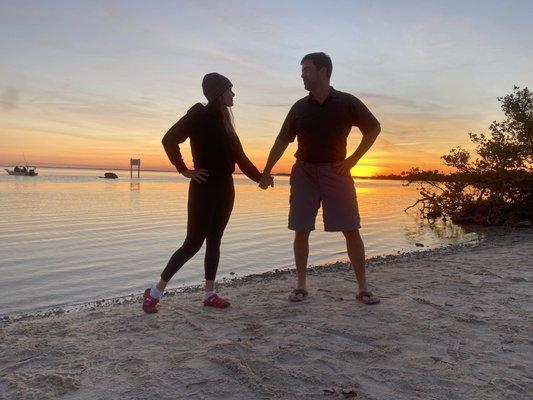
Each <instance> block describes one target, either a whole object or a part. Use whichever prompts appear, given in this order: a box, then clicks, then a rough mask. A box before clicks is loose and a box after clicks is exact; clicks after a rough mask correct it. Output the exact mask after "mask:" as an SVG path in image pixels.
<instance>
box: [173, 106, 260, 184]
mask: <svg viewBox="0 0 533 400" xmlns="http://www.w3.org/2000/svg"><path fill="white" fill-rule="evenodd" d="M187 138H189V140H190V143H191V153H192V158H193V163H194V168H195V169H199V168H202V169H206V170H207V171H208V173H209V176H210V177H216V176H224V175H231V174H232V173H233V172H234V171H235V163H237V165H238V166H239V168H240V169H241V171H242V172H243V173H244V174H245V175H246V176H248V177H249V178H250V179H252V180H253V181H255V182H259V180H260V179H261V173H260V172H259V171H258V169H257V168H256V167H255V166H254V165H253V164H252V162H251V161H250V160H249V159H248V157H246V154H245V153H244V150H243V148H242V145H241V142H240V140H239V138H238V136H237V135H236V134H234V133H233V132H228V131H227V130H226V128H225V127H224V124H223V122H222V118H221V115H220V112H219V111H216V110H213V109H211V108H210V107H208V106H204V105H202V104H201V103H196V104H195V105H194V106H192V107H191V108H190V109H189V111H187V114H186V115H185V116H183V117H182V118H181V119H180V120H179V121H178V122H176V123H175V124H174V125H173V126H172V127H171V128H170V129H169V130H168V132H167V133H166V134H165V136H164V137H163V140H162V143H163V147H164V148H165V152H166V153H167V156H168V158H169V160H170V162H171V163H172V164H174V166H175V167H176V169H177V170H178V172H180V173H181V172H184V171H186V170H187V166H186V165H185V163H184V162H183V158H182V156H181V152H180V147H179V144H180V143H183V142H184V141H185V140H186V139H187ZM208 179H209V178H208Z"/></svg>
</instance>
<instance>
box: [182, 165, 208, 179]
mask: <svg viewBox="0 0 533 400" xmlns="http://www.w3.org/2000/svg"><path fill="white" fill-rule="evenodd" d="M181 174H182V175H183V176H185V177H187V178H189V179H192V180H193V181H195V182H196V183H202V182H205V180H206V179H207V177H208V176H209V174H208V173H207V170H206V169H201V168H200V169H188V170H186V171H183V172H182V173H181Z"/></svg>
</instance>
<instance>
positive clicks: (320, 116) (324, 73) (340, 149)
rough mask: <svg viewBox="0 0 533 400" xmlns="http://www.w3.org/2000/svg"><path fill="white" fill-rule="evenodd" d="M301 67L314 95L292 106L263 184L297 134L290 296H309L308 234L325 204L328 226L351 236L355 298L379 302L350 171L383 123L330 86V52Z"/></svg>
mask: <svg viewBox="0 0 533 400" xmlns="http://www.w3.org/2000/svg"><path fill="white" fill-rule="evenodd" d="M301 66H302V75H301V76H302V79H303V82H304V86H305V89H306V90H308V91H309V95H308V96H306V97H304V98H303V99H300V100H298V101H297V102H296V103H295V104H294V105H293V106H292V108H291V109H290V111H289V114H288V115H287V117H286V118H285V122H284V123H283V126H282V128H281V131H280V133H279V135H278V137H277V139H276V141H275V143H274V145H273V146H272V149H271V150H270V154H269V156H268V161H267V164H266V166H265V169H264V171H263V176H262V178H261V181H260V182H259V186H260V187H261V188H262V189H266V188H267V187H268V186H269V185H271V175H270V174H271V171H272V168H273V167H274V165H275V164H276V162H277V161H278V160H279V159H280V158H281V156H282V155H283V153H284V152H285V150H286V149H287V146H288V145H289V143H291V142H293V141H294V139H295V138H298V150H297V151H296V154H295V157H296V163H295V164H294V166H293V167H292V171H291V178H290V184H291V195H290V211H289V229H291V230H293V231H294V260H295V263H296V270H297V273H298V285H297V287H296V289H294V290H293V291H292V293H291V294H290V295H289V300H291V301H302V300H304V299H305V298H306V297H307V295H308V292H307V286H306V269H307V259H308V256H309V235H310V233H311V231H312V230H314V229H315V218H316V214H317V212H318V209H319V207H320V205H322V211H323V218H324V228H325V230H326V231H328V232H342V233H343V234H344V236H345V238H346V247H347V250H348V257H349V258H350V261H351V263H352V266H353V268H354V271H355V275H356V278H357V284H358V287H359V289H358V292H357V294H356V298H357V299H358V300H360V301H361V302H363V303H365V304H377V303H379V299H378V298H377V297H376V296H374V295H373V294H372V293H371V292H370V291H369V290H368V288H367V282H366V276H365V250H364V244H363V241H362V239H361V236H360V235H359V228H360V227H361V226H360V218H359V211H358V207H357V199H356V197H355V188H354V182H353V178H352V176H351V174H350V170H351V169H352V168H353V167H354V166H355V165H356V164H357V162H358V161H359V160H360V159H361V157H363V155H364V154H365V153H366V152H367V151H368V149H370V147H371V146H372V144H373V143H374V141H375V140H376V138H377V136H378V135H379V133H380V132H381V127H380V124H379V122H378V121H377V119H376V118H375V117H374V116H373V115H372V113H371V112H370V111H369V110H368V108H367V107H366V106H365V105H364V104H363V103H362V102H361V101H360V100H359V99H357V98H356V97H355V96H352V95H351V94H348V93H343V92H340V91H337V90H335V89H334V88H333V87H331V86H330V83H329V81H330V77H331V72H332V69H333V67H332V63H331V59H330V58H329V56H328V55H327V54H325V53H311V54H307V55H306V56H305V57H304V58H303V59H302V61H301ZM352 126H357V127H358V128H359V130H360V131H361V133H362V134H363V137H362V140H361V143H360V145H359V146H358V147H357V149H356V150H355V152H354V153H353V154H352V155H350V156H349V157H348V158H346V145H347V143H346V141H347V137H348V134H349V133H350V130H351V129H352Z"/></svg>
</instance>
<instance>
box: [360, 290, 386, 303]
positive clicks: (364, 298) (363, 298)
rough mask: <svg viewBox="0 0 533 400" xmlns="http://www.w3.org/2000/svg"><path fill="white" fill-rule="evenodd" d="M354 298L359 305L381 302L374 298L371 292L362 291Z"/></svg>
mask: <svg viewBox="0 0 533 400" xmlns="http://www.w3.org/2000/svg"><path fill="white" fill-rule="evenodd" d="M355 298H356V299H357V300H359V301H360V302H361V303H364V304H367V305H373V304H379V302H380V301H381V300H380V299H379V298H378V297H376V296H374V295H373V294H372V292H367V291H362V292H359V293H357V294H356V295H355Z"/></svg>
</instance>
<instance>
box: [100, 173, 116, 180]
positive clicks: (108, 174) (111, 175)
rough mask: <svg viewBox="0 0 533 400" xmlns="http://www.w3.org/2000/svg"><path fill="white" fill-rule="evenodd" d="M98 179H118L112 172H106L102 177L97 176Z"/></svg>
mask: <svg viewBox="0 0 533 400" xmlns="http://www.w3.org/2000/svg"><path fill="white" fill-rule="evenodd" d="M99 178H104V179H117V178H118V175H117V174H115V173H114V172H106V173H105V174H104V176H99Z"/></svg>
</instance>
